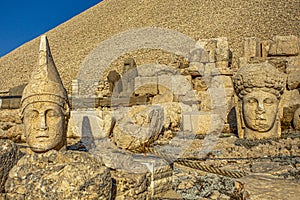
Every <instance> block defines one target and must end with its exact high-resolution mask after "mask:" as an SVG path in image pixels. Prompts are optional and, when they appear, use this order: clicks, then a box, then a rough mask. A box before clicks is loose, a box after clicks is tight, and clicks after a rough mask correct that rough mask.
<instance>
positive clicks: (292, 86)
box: [239, 35, 300, 130]
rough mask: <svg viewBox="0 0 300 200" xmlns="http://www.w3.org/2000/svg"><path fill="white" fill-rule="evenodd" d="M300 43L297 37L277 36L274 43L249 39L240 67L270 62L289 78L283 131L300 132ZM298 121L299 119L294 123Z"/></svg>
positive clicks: (282, 117) (284, 101) (282, 120)
mask: <svg viewBox="0 0 300 200" xmlns="http://www.w3.org/2000/svg"><path fill="white" fill-rule="evenodd" d="M299 54H300V39H299V38H297V37H296V36H292V35H291V36H274V37H273V39H272V40H266V41H263V40H260V39H259V38H254V37H252V38H245V40H244V53H243V57H241V58H239V67H241V66H243V65H245V64H247V63H260V62H268V63H271V64H272V65H274V66H275V67H276V68H277V69H278V70H279V71H281V72H283V73H285V75H286V80H287V83H286V89H285V91H284V94H283V96H282V100H281V105H282V110H281V111H280V112H281V113H280V116H281V127H282V129H283V130H288V129H291V128H296V124H298V121H299V116H298V117H296V116H295V117H294V113H295V112H296V111H297V109H299V107H300V94H299V92H300V55H299ZM294 118H295V119H294Z"/></svg>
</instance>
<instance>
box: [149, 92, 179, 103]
mask: <svg viewBox="0 0 300 200" xmlns="http://www.w3.org/2000/svg"><path fill="white" fill-rule="evenodd" d="M173 100H174V95H173V93H172V92H171V91H166V92H164V93H163V94H158V95H156V96H154V97H153V98H152V101H151V103H152V104H160V103H168V102H173Z"/></svg>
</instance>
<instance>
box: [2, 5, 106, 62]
mask: <svg viewBox="0 0 300 200" xmlns="http://www.w3.org/2000/svg"><path fill="white" fill-rule="evenodd" d="M100 1H101V0H50V1H44V0H27V1H26V0H1V3H0V57H2V56H4V55H5V54H7V53H9V52H10V51H12V50H13V49H15V48H17V47H19V46H21V45H22V44H24V43H26V42H28V41H30V40H32V39H34V38H36V37H38V36H39V35H41V34H42V33H44V32H46V31H48V30H50V29H52V28H54V27H56V26H58V25H59V24H61V23H63V22H65V21H67V20H68V19H70V18H72V17H73V16H75V15H77V14H79V13H81V12H82V11H84V10H86V9H88V8H90V7H92V6H93V5H95V4H97V3H99V2H100Z"/></svg>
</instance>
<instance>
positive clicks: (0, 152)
mask: <svg viewBox="0 0 300 200" xmlns="http://www.w3.org/2000/svg"><path fill="white" fill-rule="evenodd" d="M21 156H22V154H21V152H20V151H19V148H18V147H17V145H16V144H14V143H13V142H12V141H10V140H2V139H1V140H0V163H1V165H0V193H2V192H4V185H5V181H6V179H7V177H8V173H9V170H11V168H12V167H13V166H14V165H15V164H16V163H17V161H18V160H19V159H20V158H21Z"/></svg>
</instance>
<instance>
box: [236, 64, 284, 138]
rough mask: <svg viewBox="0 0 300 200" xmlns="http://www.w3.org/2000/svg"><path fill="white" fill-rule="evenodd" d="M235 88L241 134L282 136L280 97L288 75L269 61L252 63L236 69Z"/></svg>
mask: <svg viewBox="0 0 300 200" xmlns="http://www.w3.org/2000/svg"><path fill="white" fill-rule="evenodd" d="M234 81H235V91H236V93H237V96H238V98H239V102H238V104H237V105H236V110H237V118H238V120H239V125H238V126H239V127H238V133H239V136H240V137H245V138H252V139H259V138H268V137H279V136H280V133H281V131H280V130H281V129H280V120H279V116H278V112H279V109H280V108H279V100H280V97H281V94H282V93H283V91H284V88H285V76H284V74H281V73H280V72H279V71H278V70H277V69H276V68H274V67H273V66H272V65H270V64H268V63H261V64H249V65H246V66H244V67H242V68H241V69H239V71H238V72H237V75H236V77H235V80H234Z"/></svg>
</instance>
